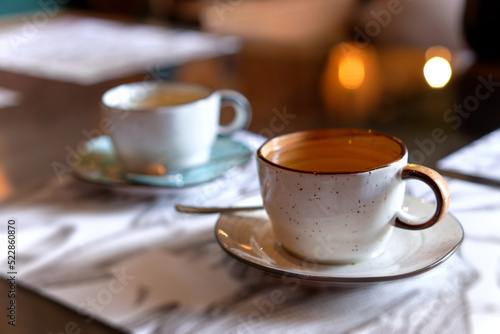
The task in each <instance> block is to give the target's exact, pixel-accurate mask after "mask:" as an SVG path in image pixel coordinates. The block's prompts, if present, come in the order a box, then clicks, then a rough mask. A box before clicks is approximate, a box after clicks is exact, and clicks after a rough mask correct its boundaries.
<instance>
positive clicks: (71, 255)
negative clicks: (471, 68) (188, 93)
mask: <svg viewBox="0 0 500 334" xmlns="http://www.w3.org/2000/svg"><path fill="white" fill-rule="evenodd" d="M235 139H236V140H240V141H241V142H244V143H245V144H246V145H247V146H249V147H250V148H251V149H252V150H256V148H257V147H258V146H259V145H260V144H261V143H262V141H263V139H262V138H261V137H259V136H257V135H253V134H251V133H249V132H240V133H238V134H236V135H235ZM499 139H500V131H497V132H494V133H492V134H490V135H489V136H487V137H485V138H483V139H480V140H479V141H478V142H475V143H473V144H471V145H470V147H467V148H465V149H462V150H461V151H459V152H457V153H455V154H453V155H452V156H450V157H448V158H445V159H444V160H442V161H441V168H447V169H454V170H464V171H468V172H470V171H472V170H473V172H474V173H476V174H478V175H483V174H484V175H487V176H493V177H495V176H496V177H499V175H500V174H498V168H496V161H500V160H499V158H497V159H496V160H495V159H494V157H499V156H500V145H499V144H498V143H500V140H499ZM471 164H474V167H473V168H472V169H471ZM492 174H493V175H492ZM448 183H449V187H450V189H451V193H452V201H451V207H450V212H451V213H452V214H453V215H454V216H455V217H456V218H457V219H458V220H459V221H460V222H461V224H462V225H463V228H464V230H465V239H464V242H463V244H462V245H461V247H460V248H459V249H458V251H457V252H456V253H455V254H454V255H453V256H451V258H450V259H449V260H447V261H446V262H444V263H443V264H442V265H440V266H438V267H436V268H435V269H433V270H430V271H429V272H426V273H424V274H422V275H418V276H415V277H413V278H409V279H405V280H400V281H395V282H389V283H385V284H380V285H374V286H363V287H360V288H353V289H342V288H315V287H310V286H307V285H302V284H300V282H298V283H297V282H294V284H291V283H286V282H285V283H284V282H279V281H276V280H270V279H269V278H268V277H267V276H266V275H265V274H264V273H262V272H260V271H259V270H257V269H253V268H250V267H248V266H246V265H245V264H242V263H240V262H238V261H236V260H234V259H233V258H231V257H229V256H228V255H227V254H226V253H225V252H224V251H223V250H222V249H221V248H220V247H219V245H218V244H217V242H216V239H215V236H214V225H215V223H216V221H217V219H218V216H217V215H190V214H183V213H179V212H176V211H175V209H174V208H173V205H174V204H175V203H183V204H191V205H207V206H208V205H222V206H223V205H231V204H232V203H234V202H236V201H238V200H240V199H244V198H245V197H248V196H251V195H255V194H257V193H258V183H257V175H256V165H255V161H254V160H252V161H251V162H250V163H248V164H246V165H245V166H243V167H242V168H238V169H235V170H233V171H230V172H228V173H227V174H226V175H225V176H223V177H222V178H219V179H217V180H215V181H212V182H210V183H207V184H203V185H201V186H198V187H195V188H190V189H181V190H179V191H177V192H172V193H169V194H165V195H161V196H154V195H148V194H130V193H115V192H113V189H103V188H99V187H94V186H91V185H88V184H84V183H82V182H80V181H78V180H75V179H74V178H72V177H71V176H70V175H66V176H65V177H63V178H62V179H61V180H58V179H54V180H52V181H50V182H47V183H46V184H44V185H43V186H41V187H39V188H38V189H37V190H36V191H32V192H30V193H29V194H25V195H24V196H17V197H15V198H12V199H11V200H8V201H6V202H5V203H4V205H3V206H2V207H1V208H0V217H1V219H2V221H6V220H7V219H10V218H13V219H15V220H16V223H17V226H18V230H17V233H18V240H19V242H18V249H17V256H18V268H17V269H18V281H19V283H21V284H23V285H24V286H26V287H29V288H30V289H32V290H34V291H37V292H38V293H41V294H42V295H44V296H46V297H48V298H51V299H54V300H56V301H58V302H60V303H62V304H63V305H66V306H67V307H69V308H72V309H74V310H76V311H77V312H78V313H79V314H80V315H83V316H84V317H85V319H86V321H87V322H92V321H95V320H99V321H101V322H104V323H106V324H108V325H109V326H110V327H113V328H117V329H119V330H121V331H123V332H126V333H262V332H264V333H292V332H293V333H454V334H457V333H498V329H499V328H500V205H499V204H500V189H496V188H492V187H488V186H484V185H478V184H472V183H468V182H465V181H459V180H454V179H448ZM408 191H409V192H410V193H411V194H412V195H413V196H415V197H418V198H423V199H431V198H432V196H431V193H430V191H429V190H428V188H426V187H425V186H423V185H420V184H419V183H418V182H413V181H412V182H411V183H409V184H408ZM0 238H1V239H0V240H1V247H2V249H5V248H6V247H7V246H6V242H7V234H6V229H2V230H1V231H0ZM0 257H1V259H0V262H1V266H0V268H1V269H0V270H1V275H3V276H5V273H6V272H7V271H8V269H7V268H6V254H5V252H2V253H1V254H0ZM295 283H297V284H295ZM2 322H3V321H2ZM3 325H5V324H4V323H2V325H0V326H3ZM64 326H65V324H61V325H60V328H54V329H53V332H60V331H63V329H64ZM0 328H3V327H0Z"/></svg>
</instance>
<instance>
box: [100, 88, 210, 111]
mask: <svg viewBox="0 0 500 334" xmlns="http://www.w3.org/2000/svg"><path fill="white" fill-rule="evenodd" d="M148 84H155V85H157V86H159V85H163V86H165V85H166V86H195V87H198V88H202V89H205V90H206V91H207V96H205V97H203V98H201V99H198V100H195V101H192V102H189V103H182V104H178V105H170V106H166V107H160V108H164V109H162V110H160V108H135V109H124V108H118V107H112V106H109V105H107V104H106V103H104V96H105V95H106V94H108V93H109V92H111V91H112V90H115V89H118V88H120V87H126V86H128V88H129V89H136V87H135V86H139V87H140V86H141V85H148ZM216 91H217V90H216V89H214V88H213V87H210V86H206V85H202V84H197V83H191V82H183V81H181V82H156V81H134V82H128V83H124V84H121V85H118V86H115V87H111V88H109V89H107V90H106V91H105V92H104V93H103V94H102V95H101V99H100V100H99V103H100V105H101V107H102V108H105V109H109V110H116V111H122V112H132V113H144V112H155V113H158V112H162V111H166V110H168V109H166V108H169V107H177V106H180V105H190V104H193V103H198V102H200V101H202V100H205V99H207V98H209V97H210V96H212V94H213V93H214V92H216Z"/></svg>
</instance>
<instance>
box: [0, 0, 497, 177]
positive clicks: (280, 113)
mask: <svg viewBox="0 0 500 334" xmlns="http://www.w3.org/2000/svg"><path fill="white" fill-rule="evenodd" d="M0 14H1V16H0V23H1V27H2V30H1V32H3V34H4V41H5V40H6V39H7V40H8V41H9V43H10V44H9V45H10V46H9V47H11V48H12V45H13V44H14V45H15V46H16V47H17V51H16V52H17V55H16V56H15V57H11V58H14V60H15V59H16V58H17V60H19V59H20V58H23V59H24V57H25V55H27V54H28V53H29V52H33V53H34V54H35V56H32V58H30V59H27V60H26V62H25V63H24V64H14V63H15V61H13V60H12V59H6V58H5V57H4V58H5V59H2V55H1V54H0V70H1V71H0V86H1V87H4V88H6V89H7V90H14V91H21V92H22V98H20V99H19V101H18V106H17V108H21V109H22V110H23V112H26V114H27V118H25V119H24V120H23V122H24V123H23V124H22V126H23V127H24V128H26V127H28V128H29V126H27V125H26V124H29V123H33V124H35V123H36V124H37V125H38V126H36V127H35V126H34V128H36V129H34V130H33V131H34V132H35V133H34V134H32V136H35V137H36V136H44V137H47V136H49V137H54V138H55V139H54V141H52V144H54V143H56V142H57V137H59V136H63V137H64V138H67V140H66V142H65V144H67V143H68V141H69V143H72V142H73V143H76V142H78V141H79V140H81V139H82V138H84V137H83V135H82V129H87V128H92V126H93V125H94V128H95V124H98V120H99V99H100V97H101V95H102V93H103V92H104V91H105V90H106V89H108V88H110V87H112V86H115V85H117V84H120V83H124V82H130V81H139V80H147V79H153V80H168V81H171V80H178V81H188V82H197V83H203V84H206V85H209V86H211V87H213V88H215V89H218V88H231V89H235V90H238V91H240V92H242V93H243V94H244V95H246V96H247V97H248V99H249V100H250V102H251V104H252V106H253V110H254V116H253V121H252V123H251V124H250V127H249V130H250V131H253V132H255V133H259V134H261V135H264V136H267V137H273V136H277V135H280V134H283V133H288V132H293V131H297V130H301V129H309V128H322V127H363V128H372V129H375V130H379V131H384V132H387V133H390V134H392V135H394V136H397V137H399V138H401V139H402V140H403V141H404V142H405V143H406V144H407V146H408V147H409V149H410V152H413V154H412V155H410V160H412V161H413V162H416V163H423V164H427V165H433V164H434V162H435V161H437V160H438V159H440V158H442V157H443V156H445V155H446V154H448V153H450V152H453V151H455V150H456V149H458V148H459V147H461V146H463V145H465V144H467V143H469V142H470V141H471V140H473V139H475V138H477V137H479V136H481V135H483V134H485V133H488V132H490V131H492V130H494V129H496V128H498V127H499V126H500V113H499V111H498V104H499V103H500V101H499V99H500V98H499V96H500V95H499V93H498V86H499V85H500V75H499V67H498V64H499V63H498V59H499V51H498V49H499V48H498V46H497V45H496V44H495V41H496V39H497V37H498V35H499V34H498V33H499V31H498V30H499V28H498V27H499V26H498V24H496V22H495V20H496V17H498V14H500V11H499V4H498V2H495V1H492V0H477V1H465V0H443V1H439V2H438V1H432V0H419V1H410V0H315V1H305V0H131V1H122V0H100V1H97V0H75V1H71V0H46V1H43V0H42V1H38V0H19V1H7V2H5V1H3V2H2V4H1V5H0ZM65 16H70V17H72V18H73V19H74V18H75V17H79V18H99V19H104V20H110V21H112V22H120V23H121V24H123V26H122V27H127V26H135V25H136V24H140V25H141V26H142V25H146V26H149V27H155V28H166V29H168V30H165V31H171V30H172V29H173V30H175V29H187V30H190V31H191V30H192V31H199V32H203V33H209V34H210V36H212V34H215V36H233V37H234V38H235V39H234V40H233V42H234V41H236V42H234V43H235V44H234V45H233V47H232V49H231V51H227V52H221V53H219V54H217V53H215V54H213V55H212V56H207V57H199V58H197V57H193V58H192V59H191V58H190V59H189V60H188V61H182V62H180V61H176V60H175V59H174V60H172V59H170V58H169V59H167V58H168V57H170V56H171V55H170V56H168V55H169V53H172V52H173V53H175V51H176V48H177V46H176V44H175V43H173V44H169V45H168V47H166V49H165V50H164V51H162V52H163V55H164V56H165V57H164V58H162V56H161V54H160V56H156V58H155V59H154V62H149V63H146V62H142V60H141V58H142V55H144V56H147V55H148V54H150V51H148V50H149V49H147V48H146V47H144V49H141V46H140V45H139V46H137V47H135V48H136V49H135V51H136V52H137V53H136V55H135V56H134V57H132V59H131V61H130V62H129V63H127V66H129V67H130V66H131V64H133V63H134V61H136V64H135V65H136V66H135V67H133V68H134V70H133V71H128V72H126V73H119V72H120V71H119V70H116V69H115V70H114V73H113V75H110V76H109V77H106V76H103V77H101V78H99V80H96V81H89V82H84V83H83V84H82V82H75V81H73V82H71V80H68V79H67V78H65V77H64V75H60V76H59V78H54V77H51V76H50V73H49V72H50V70H51V68H53V69H54V71H55V69H56V66H55V65H54V66H52V65H53V64H52V63H55V64H56V65H57V62H61V61H60V60H58V59H57V57H55V56H54V54H59V55H60V54H62V53H64V52H67V54H68V55H70V54H71V52H70V51H71V48H73V49H74V48H78V47H81V48H82V50H81V51H78V52H88V51H89V49H93V48H94V47H92V44H90V45H91V47H83V46H82V45H81V44H78V42H77V38H76V37H75V39H73V37H72V36H76V35H73V33H72V29H73V28H72V27H73V26H72V25H69V24H68V26H67V29H66V31H65V35H60V36H63V37H58V39H57V40H56V41H52V42H51V41H47V42H43V43H42V42H40V43H38V45H37V46H36V47H33V48H31V49H28V48H27V45H29V44H30V43H31V42H33V41H36V40H37V37H36V33H39V31H41V30H43V29H45V28H46V27H48V26H49V25H50V22H52V21H54V20H57V19H58V18H60V17H65ZM61 22H63V23H64V22H67V21H61ZM95 22H100V23H99V24H96V27H95V29H90V28H88V27H87V26H86V28H85V34H87V35H86V36H87V40H90V41H92V40H93V39H97V37H99V36H100V35H101V34H102V35H104V32H103V30H101V29H103V28H106V25H103V24H102V23H103V22H104V21H95ZM106 22H107V21H106ZM33 27H34V29H35V30H34V31H35V33H32V32H30V29H32V28H33ZM16 29H17V30H16ZM23 29H24V30H23ZM37 29H38V30H37ZM59 29H60V30H64V24H63V25H62V28H61V24H59ZM124 29H125V28H124ZM32 30H33V29H32ZM45 30H47V29H45ZM80 30H81V29H80ZM13 31H17V32H18V33H17V35H15V34H13ZM101 31H102V33H101ZM79 33H81V31H79ZM9 34H10V35H9ZM23 34H24V35H23ZM30 34H32V35H33V38H31V37H30ZM49 34H50V32H49ZM53 34H56V35H57V34H59V32H54V33H53ZM75 34H76V33H75ZM58 36H59V35H58ZM138 36H139V35H137V36H136V38H138V39H140V38H142V37H138ZM108 37H110V38H111V39H112V40H113V42H114V43H117V45H126V44H130V45H132V44H133V40H134V36H132V35H131V37H130V39H129V38H124V37H123V35H117V37H116V38H114V39H113V38H112V35H110V36H108ZM103 40H104V39H103ZM99 43H100V44H99ZM99 43H97V44H95V49H96V50H97V49H99V48H102V49H106V48H109V49H111V48H113V49H114V51H115V53H112V52H111V53H110V54H108V55H107V56H106V57H107V58H103V59H101V63H106V62H107V64H115V63H119V62H120V61H121V60H122V59H124V58H125V57H126V54H125V53H121V52H120V51H119V50H118V48H116V47H111V46H112V44H109V43H106V42H105V40H104V42H102V41H101V42H99ZM178 43H181V44H182V43H184V44H183V45H184V47H187V48H188V49H189V47H190V44H189V41H188V40H184V41H183V40H182V38H181V39H179V40H178ZM193 43H194V44H196V43H197V42H194V41H193V42H192V44H193ZM4 45H5V44H4ZM235 45H236V46H235ZM44 48H46V49H47V50H45V49H44ZM59 48H60V49H61V51H58V49H59ZM42 49H44V50H43V52H42V51H41V50H42ZM4 50H5V49H4ZM22 50H25V51H22ZM33 50H35V51H33ZM51 50H52V51H51ZM10 51H12V50H10ZM23 52H24V53H23ZM44 52H45V53H44ZM51 52H52V53H51ZM58 52H59V53H58ZM141 52H142V53H141ZM0 53H3V51H0ZM110 55H111V56H110ZM137 55H141V57H139V56H137ZM11 56H12V55H11ZM44 57H45V58H44ZM88 57H91V54H90V53H89V56H88ZM73 58H75V57H74V56H73ZM83 58H84V57H82V59H83ZM37 59H38V60H43V61H40V64H38V66H39V67H38V72H36V71H35V72H32V73H31V72H30V71H26V68H27V67H29V66H28V65H30V66H31V65H33V64H34V63H35V62H36V60H37ZM73 60H74V61H73V62H72V63H71V64H70V65H68V66H71V68H73V69H74V68H81V69H84V68H85V65H79V63H78V62H77V61H76V59H73ZM83 60H85V59H83ZM83 60H82V61H83ZM167 60H168V61H167ZM177 60H179V59H177ZM26 64H27V65H26ZM153 64H154V65H153ZM124 66H125V65H124ZM68 68H69V67H68ZM68 71H69V70H68ZM42 72H43V73H44V74H43V75H38V74H37V73H42ZM111 72H113V71H110V73H111ZM47 73H48V74H49V75H47ZM59 74H61V73H59ZM63 74H64V73H63ZM61 78H62V79H61ZM497 82H498V83H497ZM9 108H14V107H6V109H5V108H4V110H8V109H9ZM1 112H2V109H0V113H1ZM224 114H227V115H224V117H223V118H224V119H227V118H229V117H231V115H230V114H231V111H230V110H226V111H225V112H224ZM1 117H2V119H3V122H1V123H2V125H0V127H1V129H0V130H1V131H0V133H1V132H2V131H3V133H4V134H5V133H8V132H12V131H16V125H15V124H12V123H10V124H9V123H8V121H9V113H8V112H5V111H4V112H3V113H2V116H1ZM13 122H14V121H13ZM40 124H42V125H43V124H48V125H47V128H50V129H51V130H50V134H49V133H45V132H44V131H46V130H43V126H42V127H40ZM57 124H60V126H56V125H57ZM40 128H41V129H40ZM29 145H32V140H30V141H28V140H27V141H26V142H25V143H19V146H18V148H19V150H18V152H23V151H24V150H28V146H29ZM47 145H51V144H50V141H49V144H47ZM56 146H57V145H56ZM63 147H64V145H62V146H61V147H60V148H59V149H47V150H46V151H45V152H47V154H49V155H50V154H52V155H53V156H52V158H56V156H57V155H58V154H59V155H61V154H64V153H65V151H64V149H63ZM51 148H52V146H51ZM42 151H43V148H42ZM49 152H52V153H49ZM20 154H21V153H20ZM46 172H47V173H51V172H52V171H51V170H50V168H48V170H47V171H46Z"/></svg>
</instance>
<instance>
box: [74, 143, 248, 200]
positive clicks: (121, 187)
mask: <svg viewBox="0 0 500 334" xmlns="http://www.w3.org/2000/svg"><path fill="white" fill-rule="evenodd" d="M103 137H107V138H110V139H111V137H110V136H109V135H100V136H96V137H94V138H92V139H89V140H86V141H85V143H89V142H92V141H94V140H97V139H99V138H103ZM219 138H225V139H229V140H230V141H232V142H237V143H238V144H241V145H243V146H244V147H245V148H247V149H248V151H249V152H250V154H249V158H248V160H246V161H245V162H243V163H242V164H240V165H238V166H234V167H232V168H230V169H228V170H227V171H225V172H224V173H223V174H225V173H227V172H228V171H230V170H232V169H235V168H241V167H243V166H245V165H247V164H248V163H250V161H251V160H252V155H254V152H253V151H252V149H251V148H250V147H249V146H248V145H247V144H245V143H243V142H241V141H239V140H235V139H233V138H231V136H217V139H216V140H218V139H219ZM223 174H222V175H220V176H217V177H215V178H212V179H208V180H205V181H202V182H199V183H194V184H189V185H186V186H166V185H154V184H148V183H140V182H133V181H131V180H127V179H125V178H123V177H120V180H121V181H122V183H115V182H109V181H99V180H95V179H91V178H87V177H85V176H84V175H83V173H81V172H79V170H78V167H76V168H73V171H72V173H71V176H72V177H73V178H75V179H76V180H78V181H81V182H84V183H86V184H90V185H92V186H98V187H102V188H113V189H114V190H117V191H125V192H127V190H132V189H133V191H139V192H151V191H157V192H161V191H172V190H173V191H175V190H181V189H186V190H187V189H193V188H195V187H198V186H200V185H204V184H208V183H210V182H213V181H215V180H217V179H219V178H221V177H222V176H223ZM127 188H129V189H127ZM130 188H132V189H130Z"/></svg>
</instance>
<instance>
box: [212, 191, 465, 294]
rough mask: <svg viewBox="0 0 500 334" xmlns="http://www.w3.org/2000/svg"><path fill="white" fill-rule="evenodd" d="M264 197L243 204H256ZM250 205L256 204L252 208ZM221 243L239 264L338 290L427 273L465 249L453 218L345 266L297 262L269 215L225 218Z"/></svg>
mask: <svg viewBox="0 0 500 334" xmlns="http://www.w3.org/2000/svg"><path fill="white" fill-rule="evenodd" d="M255 201H257V204H259V203H258V201H259V198H253V199H251V200H247V201H245V203H238V205H237V206H240V205H241V206H243V205H245V206H246V205H249V204H256V203H255ZM250 202H251V203H250ZM405 207H409V208H411V212H412V213H413V214H417V215H419V216H420V215H423V216H425V215H427V214H428V213H430V212H432V210H433V207H434V206H433V205H432V204H429V203H425V202H424V201H423V200H417V199H415V198H412V197H409V196H407V197H406V198H405ZM215 234H216V238H217V241H218V242H219V244H220V245H221V246H222V248H223V249H224V250H225V251H226V252H227V253H228V254H229V255H231V256H232V257H234V258H235V259H237V260H239V261H241V262H243V263H246V264H248V265H250V266H252V267H255V268H258V269H260V270H263V271H265V272H267V273H270V274H273V275H277V276H281V278H282V279H284V278H293V279H300V280H301V281H303V282H306V283H308V284H313V285H316V284H319V285H328V286H338V287H350V286H360V285H368V284H377V283H382V282H388V281H393V280H399V279H404V278H408V277H412V276H415V275H419V274H421V273H424V272H426V271H428V270H430V269H432V268H434V267H436V266H437V265H439V264H441V263H443V262H444V261H446V260H447V259H448V258H449V257H450V256H451V255H452V254H453V253H454V252H455V251H456V250H457V248H458V247H459V246H460V244H461V243H462V240H463V238H464V231H463V229H462V226H461V225H460V223H459V222H458V220H457V219H456V218H455V217H453V216H452V215H450V214H448V215H447V216H446V217H445V218H444V219H443V220H442V221H440V222H439V223H438V224H436V225H434V226H433V227H431V228H428V229H425V230H420V231H410V230H403V229H400V228H396V229H395V230H394V233H393V235H392V237H391V239H390V241H389V244H388V246H387V249H386V250H385V251H384V253H382V254H381V255H379V256H378V257H376V258H373V259H371V260H366V261H364V262H359V263H356V264H345V265H326V264H317V263H312V262H307V261H304V260H302V259H299V258H296V257H294V256H293V255H291V254H290V253H288V252H287V251H286V250H284V249H283V248H282V247H281V245H280V244H279V243H278V242H277V241H275V238H274V234H273V231H272V228H271V224H270V222H269V219H268V217H267V214H266V212H265V211H264V210H259V211H253V212H236V213H231V214H223V215H221V217H220V219H219V220H218V222H217V225H216V227H215Z"/></svg>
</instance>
